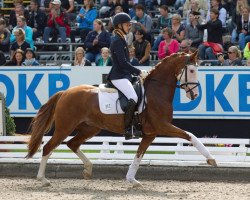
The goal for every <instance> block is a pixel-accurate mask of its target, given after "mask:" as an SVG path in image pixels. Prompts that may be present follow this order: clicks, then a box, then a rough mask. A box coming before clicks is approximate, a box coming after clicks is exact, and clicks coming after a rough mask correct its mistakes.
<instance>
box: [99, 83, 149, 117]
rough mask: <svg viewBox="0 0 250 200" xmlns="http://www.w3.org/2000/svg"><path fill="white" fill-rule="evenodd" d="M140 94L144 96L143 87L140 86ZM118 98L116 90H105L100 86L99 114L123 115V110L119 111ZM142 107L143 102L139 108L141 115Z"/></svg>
mask: <svg viewBox="0 0 250 200" xmlns="http://www.w3.org/2000/svg"><path fill="white" fill-rule="evenodd" d="M142 93H143V94H144V87H143V86H142ZM118 97H119V95H118V91H117V90H116V89H113V88H105V87H104V84H101V85H100V86H99V90H98V99H99V107H100V110H101V112H102V113H103V114H124V112H123V110H122V109H121V105H120V101H119V100H118ZM145 100H146V99H145ZM142 107H143V101H142V102H141V104H140V106H139V113H141V112H142V111H143V110H144V108H142ZM144 107H145V105H144Z"/></svg>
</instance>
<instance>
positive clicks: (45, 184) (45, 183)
mask: <svg viewBox="0 0 250 200" xmlns="http://www.w3.org/2000/svg"><path fill="white" fill-rule="evenodd" d="M42 186H43V187H48V186H50V182H49V180H48V179H46V178H45V179H43V180H42Z"/></svg>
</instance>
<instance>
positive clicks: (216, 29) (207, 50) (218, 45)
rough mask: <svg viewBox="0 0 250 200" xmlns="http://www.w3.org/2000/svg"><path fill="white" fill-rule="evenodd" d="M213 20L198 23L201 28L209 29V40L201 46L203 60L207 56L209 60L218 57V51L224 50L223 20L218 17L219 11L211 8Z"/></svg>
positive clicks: (200, 55)
mask: <svg viewBox="0 0 250 200" xmlns="http://www.w3.org/2000/svg"><path fill="white" fill-rule="evenodd" d="M210 16H211V20H209V21H208V22H207V23H206V24H202V25H200V24H199V25H197V28H198V29H199V30H204V29H207V42H204V43H203V44H201V45H200V46H199V57H200V59H201V60H205V59H206V58H207V59H209V60H215V59H216V56H215V55H216V53H217V52H222V50H223V49H222V44H223V42H222V22H221V21H220V20H219V19H218V16H219V11H218V10H217V9H211V11H210Z"/></svg>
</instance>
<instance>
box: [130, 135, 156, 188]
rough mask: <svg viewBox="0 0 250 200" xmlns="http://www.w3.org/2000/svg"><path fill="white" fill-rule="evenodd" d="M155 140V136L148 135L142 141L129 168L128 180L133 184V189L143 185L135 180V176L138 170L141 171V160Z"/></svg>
mask: <svg viewBox="0 0 250 200" xmlns="http://www.w3.org/2000/svg"><path fill="white" fill-rule="evenodd" d="M154 139H155V135H154V136H151V135H150V136H147V135H146V136H144V137H143V138H142V141H141V143H140V145H139V147H138V150H137V153H136V156H135V158H134V161H133V162H132V164H131V165H130V166H129V170H128V173H127V176H126V179H127V181H128V182H130V183H132V184H133V187H140V186H142V185H141V183H140V182H139V181H137V180H136V179H135V175H136V172H137V170H138V169H139V165H140V162H141V159H142V157H143V155H144V153H145V152H146V150H147V148H148V147H149V145H150V144H151V143H152V141H153V140H154Z"/></svg>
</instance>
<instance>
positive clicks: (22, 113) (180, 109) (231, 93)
mask: <svg viewBox="0 0 250 200" xmlns="http://www.w3.org/2000/svg"><path fill="white" fill-rule="evenodd" d="M142 68H143V69H146V70H149V69H151V67H142ZM109 71H110V67H72V68H68V67H63V68H61V67H18V68H17V67H0V92H2V93H4V95H5V96H6V104H7V106H8V107H9V108H10V111H11V115H12V116H16V117H29V116H34V115H35V114H36V113H37V111H38V109H39V108H40V107H41V105H42V104H44V103H45V102H47V100H48V99H49V97H51V96H52V95H53V94H55V93H56V92H58V91H61V90H66V89H68V88H70V87H73V86H77V85H81V84H89V85H94V84H100V83H102V82H103V77H104V75H105V74H108V72H109ZM198 76H199V78H198V79H199V82H200V86H199V90H200V95H199V97H198V98H197V99H195V100H194V101H190V100H189V99H187V98H186V95H185V93H184V91H183V90H179V89H177V90H176V93H175V97H174V103H173V106H174V118H192V119H200V118H203V119H207V118H212V119H225V118H226V119H239V118H241V119H250V68H249V67H199V69H198ZM106 109H108V106H107V108H106Z"/></svg>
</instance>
